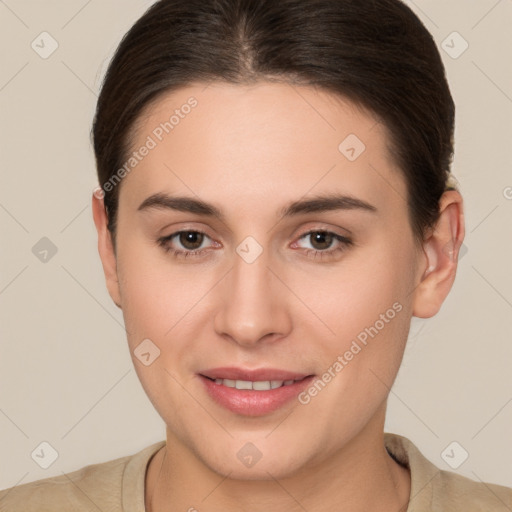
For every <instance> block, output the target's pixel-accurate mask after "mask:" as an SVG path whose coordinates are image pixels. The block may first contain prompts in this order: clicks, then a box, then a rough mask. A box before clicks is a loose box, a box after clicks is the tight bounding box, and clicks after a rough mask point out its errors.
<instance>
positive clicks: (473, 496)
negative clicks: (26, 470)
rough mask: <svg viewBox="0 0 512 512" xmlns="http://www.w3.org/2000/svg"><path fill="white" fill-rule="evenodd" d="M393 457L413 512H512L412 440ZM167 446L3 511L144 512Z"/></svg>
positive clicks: (31, 493)
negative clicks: (154, 469)
mask: <svg viewBox="0 0 512 512" xmlns="http://www.w3.org/2000/svg"><path fill="white" fill-rule="evenodd" d="M384 440H385V445H386V448H387V450H388V452H389V453H390V455H391V456H392V457H393V458H395V460H397V461H398V462H400V463H401V464H402V465H404V466H406V467H408V468H409V470H410V472H411V497H410V501H409V507H408V508H407V512H427V511H429V512H441V511H449V512H457V511H460V512H484V511H485V512H490V511H496V512H511V511H512V488H508V487H503V486H499V485H495V484H487V483H483V482H475V481H473V480H470V479H469V478H465V477H462V476H460V475H457V474H456V473H452V472H449V471H442V470H440V469H438V468H437V467H436V466H434V465H433V464H432V463H431V462H430V461H428V460H427V459H426V458H425V457H424V456H423V455H422V454H421V452H420V451H419V450H418V449H417V448H416V447H415V446H414V444H413V443H412V442H411V441H409V440H408V439H407V438H405V437H402V436H398V435H396V434H389V433H386V434H385V435H384ZM164 445H165V441H159V442H158V443H155V444H152V445H151V446H148V447H146V448H144V449H143V450H141V451H140V452H138V453H136V454H134V455H129V456H126V457H122V458H119V459H115V460H111V461H107V462H103V463H99V464H92V465H89V466H85V467H83V468H82V469H79V470H78V471H73V472H71V473H66V474H63V475H60V476H56V477H50V478H45V479H42V480H37V481H35V482H29V483H27V484H22V485H18V486H15V487H11V488H9V489H5V490H3V491H0V511H1V512H36V511H37V512H71V511H73V512H80V511H91V510H101V511H104V512H144V511H145V507H144V481H145V475H146V468H147V466H148V463H149V460H150V459H151V456H152V455H154V454H155V453H156V452H157V451H158V450H159V449H160V448H161V447H162V446H164Z"/></svg>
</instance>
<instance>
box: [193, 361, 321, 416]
mask: <svg viewBox="0 0 512 512" xmlns="http://www.w3.org/2000/svg"><path fill="white" fill-rule="evenodd" d="M198 377H199V378H200V380H201V381H202V382H203V384H204V386H205V388H206V392H207V395H208V396H209V398H210V399H212V400H213V401H214V402H215V403H216V404H218V405H220V406H222V407H223V408H225V409H228V410H230V411H231V412H234V413H237V414H241V415H243V416H262V415H265V414H270V413H272V412H274V411H276V410H278V409H280V408H281V407H283V406H284V405H286V404H288V403H289V402H291V401H293V400H294V399H296V398H297V396H298V395H299V394H300V393H301V392H302V391H303V390H304V389H305V388H306V387H307V386H308V385H310V383H311V382H312V380H313V379H314V377H315V375H312V374H305V373H304V374H300V373H296V372H289V371H285V370H274V369H259V370H244V369H239V368H216V369H213V370H207V371H204V372H201V373H199V374H198Z"/></svg>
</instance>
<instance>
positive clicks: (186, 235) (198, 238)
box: [178, 231, 204, 251]
mask: <svg viewBox="0 0 512 512" xmlns="http://www.w3.org/2000/svg"><path fill="white" fill-rule="evenodd" d="M178 240H179V242H180V244H181V245H182V246H183V247H184V248H185V249H188V250H190V251H195V250H196V249H199V247H201V245H202V243H203V240H204V234H203V233H199V232H198V231H182V232H181V233H180V234H179V238H178Z"/></svg>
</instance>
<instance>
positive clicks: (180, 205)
mask: <svg viewBox="0 0 512 512" xmlns="http://www.w3.org/2000/svg"><path fill="white" fill-rule="evenodd" d="M147 210H177V211H180V212H187V213H194V214H196V215H204V216H207V217H216V218H218V219H219V220H220V221H222V222H224V221H225V216H224V214H223V213H222V212H221V210H219V209H218V208H217V207H216V206H214V205H213V204H210V203H207V202H205V201H202V200H200V199H195V198H193V197H186V196H171V195H168V194H163V193H160V192H159V193H156V194H153V195H151V196H149V197H148V198H147V199H145V200H144V201H143V202H142V203H141V204H140V206H139V207H138V211H147ZM335 210H361V211H366V212H371V213H377V211H378V210H377V208H376V207H375V206H373V205H372V204H370V203H368V202H366V201H363V200H362V199H358V198H356V197H353V196H349V195H340V194H327V195H318V196H314V197H312V198H309V199H302V200H298V201H294V202H292V203H290V204H288V205H287V206H285V207H284V208H282V209H281V210H280V211H279V212H278V213H279V214H280V216H281V217H293V216H296V215H300V214H305V213H321V212H327V211H335Z"/></svg>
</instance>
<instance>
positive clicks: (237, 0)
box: [92, 0, 455, 243]
mask: <svg viewBox="0 0 512 512" xmlns="http://www.w3.org/2000/svg"><path fill="white" fill-rule="evenodd" d="M266 80H270V81H281V82H289V83H293V84H300V85H312V86H315V87H318V88H319V89H323V90H325V91H327V92H330V93H334V94H336V95H338V96H340V97H342V98H346V99H348V100H350V101H352V102H353V103H355V104H357V105H359V106H361V107H363V108H365V109H366V110H368V111H370V112H371V113H372V114H374V115H376V117H377V118H378V119H379V120H380V121H381V122H382V123H383V124H384V125H385V127H386V128H387V130H388V132H389V133H390V137H391V140H390V145H391V150H392V153H393V156H394V158H395V160H396V163H397V164H398V166H399V168H400V169H401V170H402V172H403V175H404V178H405V182H406V185H407V190H408V198H407V200H408V211H409V218H410V223H411V226H412V230H413V233H414V235H415V238H416V240H417V241H418V242H421V241H422V240H423V237H424V234H425V232H426V230H427V228H431V227H433V226H434V224H435V222H436V221H437V220H438V217H439V199H440V197H441V195H442V193H443V192H444V191H445V190H446V189H447V188H448V186H447V183H448V179H449V176H450V165H451V159H452V156H453V132H454V116H455V106H454V103H453V99H452V97H451V94H450V90H449V87H448V83H447V80H446V76H445V70H444V66H443V63H442V60H441V57H440V54H439V51H438V49H437V47H436V44H435V42H434V40H433V38H432V36H431V35H430V33H429V32H428V31H427V29H426V28H425V27H424V25H423V24H422V23H421V21H420V20H419V19H418V17H417V16H416V15H415V14H414V13H413V11H412V10H411V9H410V8H409V7H407V6H406V5H405V4H404V3H403V2H402V1H400V0H209V1H204V0H160V1H158V2H156V3H155V4H153V5H152V6H151V7H150V8H149V9H148V10H147V11H146V13H145V14H144V15H143V16H142V17H141V18H140V19H139V20H138V21H137V22H136V23H135V24H134V25H133V27H132V28H131V29H130V30H129V31H128V32H127V34H126V35H125V36H124V38H123V40H122V41H121V43H120V45H119V46H118V48H117V50H116V53H115V55H114V57H113V59H112V61H111V63H110V65H109V68H108V70H107V73H106V76H105V79H104V82H103V85H102V89H101V93H100V96H99V99H98V103H97V109H96V115H95V119H94V124H93V130H92V136H93V144H94V151H95V155H96V165H97V173H98V179H99V183H100V186H101V185H102V184H104V183H106V182H107V181H108V180H109V178H110V177H111V176H112V175H113V174H114V173H115V172H116V171H117V170H118V169H119V168H120V167H122V165H123V163H124V162H125V160H126V155H127V154H128V153H129V150H130V142H131V141H130V135H131V131H132V129H133V128H134V126H135V123H136V121H137V119H138V116H139V115H140V114H141V112H142V110H143V109H144V108H145V107H146V106H148V105H149V104H150V103H151V102H153V101H155V100H156V99H157V98H158V97H159V96H160V95H162V94H164V93H168V92H171V91H173V90H177V89H179V88H183V87H186V86H187V85H190V84H192V83H197V82H204V83H205V84H206V83H208V82H212V81H220V82H228V83H232V84H241V85H242V84H243V85H245V84H252V83H256V82H259V81H266ZM340 142H341V141H340ZM376 179H378V178H377V177H376ZM120 188H121V187H120V186H118V187H114V188H113V190H111V191H108V192H107V191H105V193H104V204H105V209H106V212H107V216H108V227H109V230H110V232H111V234H112V237H113V240H114V243H115V234H116V220H117V209H118V200H119V192H120ZM449 188H453V187H449Z"/></svg>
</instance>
